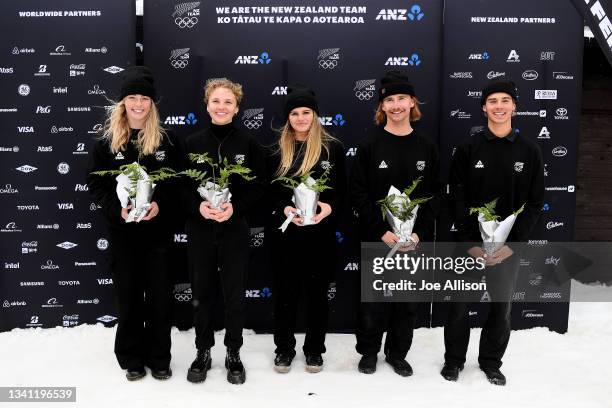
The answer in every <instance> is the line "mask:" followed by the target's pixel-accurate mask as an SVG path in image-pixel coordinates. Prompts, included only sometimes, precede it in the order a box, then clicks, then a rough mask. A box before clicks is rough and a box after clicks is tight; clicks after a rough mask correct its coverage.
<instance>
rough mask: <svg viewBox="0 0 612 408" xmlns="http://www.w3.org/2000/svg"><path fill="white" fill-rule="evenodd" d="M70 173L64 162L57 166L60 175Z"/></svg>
mask: <svg viewBox="0 0 612 408" xmlns="http://www.w3.org/2000/svg"><path fill="white" fill-rule="evenodd" d="M69 171H70V166H69V165H68V163H66V162H61V163H60V164H58V165H57V172H58V173H60V174H68V172H69Z"/></svg>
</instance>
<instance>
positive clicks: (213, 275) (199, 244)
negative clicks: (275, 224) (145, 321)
mask: <svg viewBox="0 0 612 408" xmlns="http://www.w3.org/2000/svg"><path fill="white" fill-rule="evenodd" d="M186 232H187V235H188V237H189V238H188V239H189V246H188V255H189V276H190V279H191V289H192V294H193V305H194V323H195V330H196V340H195V344H196V347H197V349H198V350H205V349H209V348H211V347H212V346H214V344H215V337H214V330H213V320H214V312H215V311H214V306H215V303H216V299H217V295H218V294H219V292H221V293H222V294H223V298H224V301H225V340H224V344H225V346H226V347H227V348H230V349H233V350H239V349H240V347H242V329H243V327H244V321H245V308H244V294H245V293H244V290H245V289H244V288H245V281H246V276H247V268H248V263H249V251H250V248H249V245H250V241H249V239H250V235H249V227H248V226H247V223H246V221H245V219H244V218H242V217H239V216H235V217H234V216H232V217H231V218H230V219H229V220H227V221H225V222H222V223H217V222H216V221H210V220H204V219H201V220H200V219H196V220H189V221H188V222H187V229H186Z"/></svg>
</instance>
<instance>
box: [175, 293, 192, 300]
mask: <svg viewBox="0 0 612 408" xmlns="http://www.w3.org/2000/svg"><path fill="white" fill-rule="evenodd" d="M174 298H175V299H176V300H178V301H179V302H189V301H191V299H192V296H191V293H175V294H174Z"/></svg>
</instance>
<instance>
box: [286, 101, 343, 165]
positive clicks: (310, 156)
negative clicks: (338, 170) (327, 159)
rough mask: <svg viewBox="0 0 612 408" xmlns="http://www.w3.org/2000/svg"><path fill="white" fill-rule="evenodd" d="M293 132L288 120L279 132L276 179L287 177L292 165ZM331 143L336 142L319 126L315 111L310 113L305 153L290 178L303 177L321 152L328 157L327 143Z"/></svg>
mask: <svg viewBox="0 0 612 408" xmlns="http://www.w3.org/2000/svg"><path fill="white" fill-rule="evenodd" d="M294 140H295V130H293V128H292V127H291V124H290V123H289V120H288V119H287V122H286V123H285V125H284V126H283V127H282V129H281V131H280V138H279V139H278V150H277V152H280V158H281V159H280V164H279V166H278V169H277V170H276V176H277V177H284V176H287V173H288V172H289V169H290V168H291V164H292V163H293V156H294V155H295V143H294ZM332 141H338V139H336V138H335V137H333V136H332V135H330V134H329V133H327V131H326V130H325V129H324V128H323V126H321V122H320V121H319V116H318V115H317V113H316V112H315V111H313V112H312V125H310V129H309V130H308V136H307V137H306V151H305V152H304V159H303V160H302V164H301V165H300V167H299V168H298V169H297V171H296V172H295V174H292V175H291V176H303V175H304V174H306V173H307V172H309V171H310V169H312V168H313V167H314V165H315V164H317V162H318V161H319V157H321V152H322V151H323V150H325V152H326V154H327V155H328V156H329V143H330V142H332Z"/></svg>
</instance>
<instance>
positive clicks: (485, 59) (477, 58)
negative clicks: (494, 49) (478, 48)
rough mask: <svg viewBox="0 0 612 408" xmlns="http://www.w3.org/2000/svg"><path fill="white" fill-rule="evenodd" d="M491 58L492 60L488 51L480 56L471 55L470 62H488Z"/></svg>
mask: <svg viewBox="0 0 612 408" xmlns="http://www.w3.org/2000/svg"><path fill="white" fill-rule="evenodd" d="M490 58H491V55H490V54H489V53H488V52H487V51H485V52H482V53H479V54H470V56H469V57H468V60H481V61H487V60H488V59H490Z"/></svg>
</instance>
